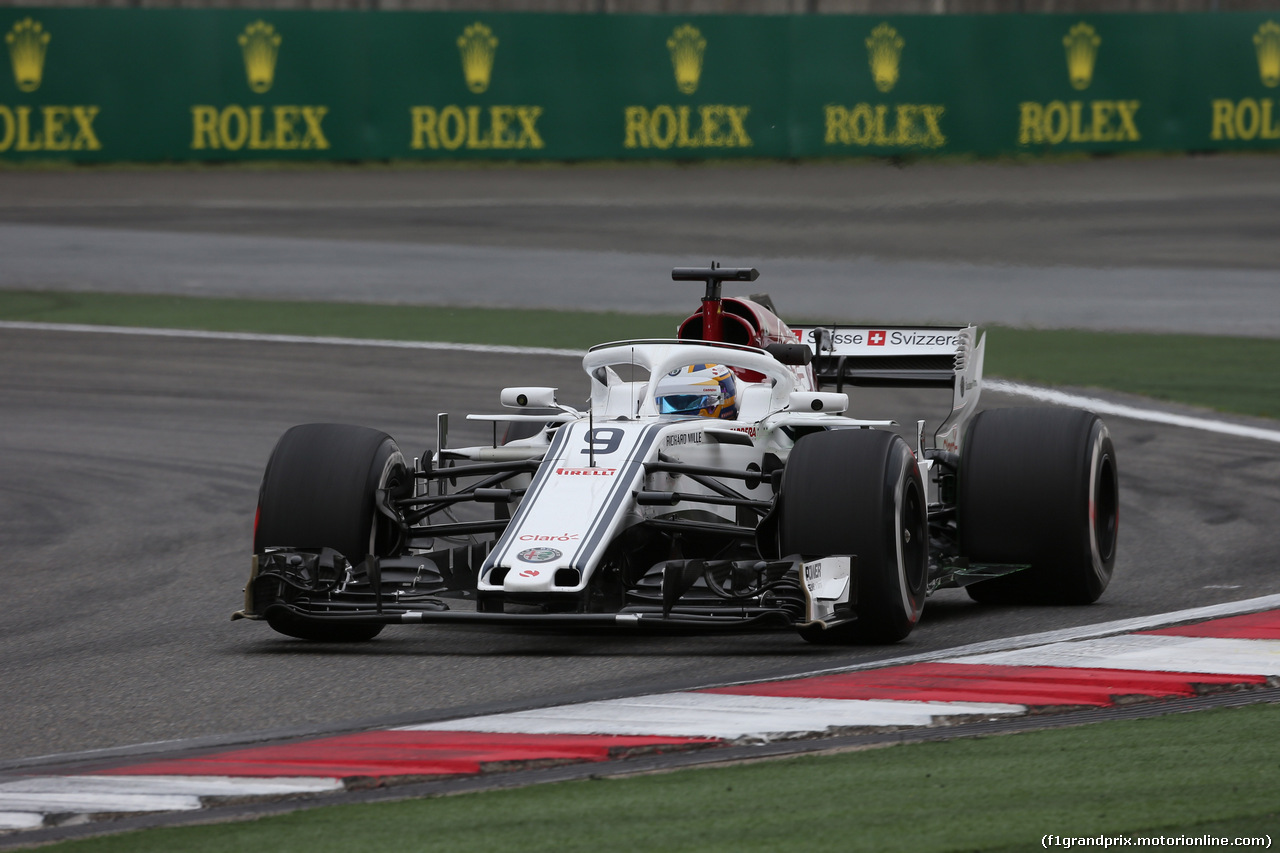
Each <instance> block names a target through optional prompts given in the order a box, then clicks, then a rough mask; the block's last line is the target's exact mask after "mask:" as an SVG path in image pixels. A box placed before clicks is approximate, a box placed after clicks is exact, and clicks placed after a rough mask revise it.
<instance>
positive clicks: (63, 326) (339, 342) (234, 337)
mask: <svg viewBox="0 0 1280 853" xmlns="http://www.w3.org/2000/svg"><path fill="white" fill-rule="evenodd" d="M0 329H18V330H28V331H36V332H85V333H93V334H105V335H133V336H138V337H152V338H189V339H192V340H205V341H248V342H250V343H263V344H318V345H321V346H337V347H382V348H388V349H414V350H447V351H449V352H491V353H499V354H502V355H557V356H572V357H577V358H582V356H583V355H585V354H586V353H585V351H584V350H576V349H554V348H552V347H509V346H501V345H497V344H458V343H448V342H443V341H389V340H382V339H378V338H323V337H311V336H308V335H267V334H259V333H257V332H206V331H200V330H198V329H150V328H145V327H141V326H95V325H90V324H79V323H26V322H21V321H15V320H4V321H0Z"/></svg>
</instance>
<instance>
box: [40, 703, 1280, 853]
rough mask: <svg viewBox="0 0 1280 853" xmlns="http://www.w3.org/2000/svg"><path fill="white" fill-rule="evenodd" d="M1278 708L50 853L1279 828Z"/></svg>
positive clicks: (931, 840)
mask: <svg viewBox="0 0 1280 853" xmlns="http://www.w3.org/2000/svg"><path fill="white" fill-rule="evenodd" d="M1277 727H1280V706H1276V705H1254V706H1250V707H1245V708H1236V709H1224V710H1215V711H1203V712H1199V713H1195V714H1178V715H1171V716H1167V717H1157V718H1153V719H1147V720H1137V721H1127V722H1110V723H1101V724H1095V725H1090V726H1082V727H1078V728H1071V729H1063V730H1058V731H1043V732H1032V733H1026V734H1019V735H1008V736H1003V737H987V738H980V739H962V740H954V741H943V742H938V743H927V744H914V745H908V746H895V747H889V748H885V749H876V750H869V751H865V752H855V753H845V754H841V755H835V756H821V757H804V758H794V759H786V760H775V761H765V762H756V763H750V764H743V765H738V766H731V767H722V768H714V769H700V770H686V771H681V772H675V773H667V774H656V775H649V776H639V777H632V778H626V779H611V780H591V781H581V782H568V783H559V784H554V785H542V786H535V787H531V788H524V789H519V790H512V791H500V792H489V793H483V794H468V795H460V796H453V797H442V798H433V799H424V800H412V801H406V802H400V803H387V804H379V805H371V806H337V807H327V808H323V809H316V810H312V811H306V812H297V813H293V814H290V815H286V816H282V817H273V818H265V819H260V820H256V821H253V822H247V823H236V824H225V823H224V824H218V825H214V826H207V827H187V828H180V829H163V830H151V831H148V832H145V833H131V834H127V835H118V836H114V837H106V838H101V839H93V840H87V841H82V842H74V843H66V844H63V845H58V846H56V847H55V848H54V849H57V850H59V851H65V853H73V851H74V853H116V851H120V853H123V851H131V853H147V851H172V850H183V851H192V853H203V851H235V850H271V851H276V852H277V853H292V851H298V853H327V851H344V853H345V851H352V850H377V851H380V853H397V851H445V850H447V851H451V853H464V851H494V850H520V851H529V853H535V851H544V850H545V851H576V850H580V851H590V853H598V851H602V850H628V851H648V850H653V851H664V853H670V851H681V850H697V851H734V853H737V852H738V851H757V850H758V851H776V850H790V849H797V850H801V849H802V850H805V851H822V850H831V851H842V853H846V852H847V851H862V850H873V851H885V853H889V851H910V853H932V851H960V850H986V851H990V850H1031V849H1039V847H1040V839H1041V837H1042V836H1044V835H1046V834H1052V835H1058V836H1070V837H1084V836H1093V837H1096V836H1098V835H1111V836H1115V835H1120V834H1126V835H1133V836H1158V835H1165V836H1169V835H1187V836H1200V835H1205V834H1211V835H1221V836H1231V837H1235V836H1261V835H1266V834H1268V833H1269V834H1271V835H1272V836H1273V837H1274V836H1275V835H1276V834H1277V833H1278V832H1280V800H1277V797H1276V792H1277V791H1278V790H1280V739H1277V738H1276V737H1275V732H1276V731H1277Z"/></svg>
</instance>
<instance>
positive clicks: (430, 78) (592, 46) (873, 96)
mask: <svg viewBox="0 0 1280 853" xmlns="http://www.w3.org/2000/svg"><path fill="white" fill-rule="evenodd" d="M0 33H2V34H3V39H4V49H5V52H6V54H7V56H8V60H9V62H8V68H7V69H6V70H5V72H0V159H2V160H7V161H21V160H77V161H191V160H249V159H257V160H286V159H287V160H300V159H301V160H305V159H321V160H369V159H377V160H414V159H468V158H470V159H551V160H580V159H630V158H667V159H700V158H727V157H743V156H746V157H770V158H777V157H783V158H793V157H804V158H811V157H848V156H863V155H872V156H910V157H916V156H928V155H932V154H977V155H997V154H1018V153H1025V154H1032V155H1035V154H1043V153H1047V152H1056V151H1125V150H1183V151H1187V150H1190V151H1199V150H1214V149H1250V148H1251V149H1258V148H1276V147H1280V107H1277V103H1276V101H1277V93H1280V14H1277V15H1269V14H1265V13H1263V14H1254V13H1217V14H1187V15H1179V14H1116V15H917V16H889V17H876V16H852V15H850V16H845V15H792V16H746V15H743V16H727V15H725V16H671V15H555V14H520V13H501V14H499V13H494V14H486V13H480V14H470V13H466V14H463V13H445V12H441V13H428V12H343V11H332V12H330V11H292V12H287V11H270V10H243V9H240V10H232V9H224V10H181V9H178V10H146V9H55V8H8V9H4V10H0ZM6 72H11V73H6Z"/></svg>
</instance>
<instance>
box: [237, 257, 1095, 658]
mask: <svg viewBox="0 0 1280 853" xmlns="http://www.w3.org/2000/svg"><path fill="white" fill-rule="evenodd" d="M757 276H758V273H757V271H756V270H754V269H730V268H723V267H718V266H716V265H714V264H713V265H712V266H711V267H709V268H677V269H675V270H673V271H672V278H673V279H675V280H677V281H700V282H704V283H705V286H706V290H705V295H704V297H703V300H702V306H701V308H700V309H699V310H698V311H697V312H696V313H694V314H693V316H691V317H689V318H688V319H687V320H685V321H684V322H683V323H682V324H681V325H680V326H679V329H678V332H677V337H676V338H675V339H672V340H637V341H624V342H621V343H611V344H602V345H599V346H596V347H593V348H592V349H591V350H590V351H588V352H587V354H586V356H585V358H584V359H583V368H584V369H585V370H586V373H587V376H588V377H589V379H590V387H591V390H590V399H589V402H588V404H587V409H586V411H584V412H580V411H577V410H575V409H573V408H571V407H569V406H567V405H564V404H563V403H561V402H560V400H559V398H558V397H557V394H556V390H557V389H554V388H545V387H519V388H505V389H503V390H502V392H501V403H502V405H503V406H504V407H506V408H507V410H508V411H507V413H503V414H482V415H468V418H470V419H474V420H480V421H492V422H495V424H497V423H505V424H507V428H506V435H505V439H504V440H502V441H498V440H496V438H495V440H494V441H493V442H492V443H491V444H489V445H486V446H479V447H449V446H448V445H447V440H446V437H447V424H448V420H447V416H446V415H440V416H438V421H437V425H438V428H437V440H436V445H437V446H436V447H435V449H434V451H433V452H431V453H429V454H424V458H422V460H421V461H418V460H413V461H410V460H408V459H406V457H405V456H404V455H403V454H402V453H401V452H400V450H399V448H398V447H397V445H396V443H395V442H394V441H393V440H392V439H391V437H390V436H388V435H386V434H385V433H382V432H379V431H376V430H372V429H367V428H364V427H358V426H348V425H341V424H307V425H304V426H297V427H294V428H292V429H290V430H288V431H287V432H286V433H285V434H284V436H283V437H282V438H281V439H280V441H279V443H277V444H276V447H275V449H274V450H273V451H272V453H271V457H270V459H269V461H268V462H267V467H266V472H265V474H264V475H263V479H262V487H261V491H260V494H259V498H258V515H257V521H256V525H255V532H254V546H253V550H254V556H253V567H252V573H251V576H250V579H249V583H248V586H247V587H246V588H245V608H244V610H242V611H240V612H238V613H237V614H235V617H233V618H249V619H264V620H266V621H267V623H268V624H270V625H271V627H272V628H274V629H275V630H276V631H279V632H280V633H283V634H287V635H289V636H292V637H298V638H302V639H307V640H322V641H359V640H368V639H371V638H372V637H374V636H375V635H376V634H378V632H379V631H381V630H382V628H383V627H384V626H386V625H395V624H405V623H423V622H427V623H449V622H460V623H481V624H494V625H509V624H527V623H531V622H532V623H538V624H542V625H550V626H566V627H567V626H578V627H604V626H615V627H616V626H628V627H633V628H635V629H641V628H645V627H677V628H684V629H688V628H713V629H714V628H742V627H762V626H791V627H794V628H795V629H797V630H798V632H799V634H800V636H802V637H803V638H804V639H806V640H809V641H811V642H818V643H832V642H835V643H858V642H873V643H882V642H894V641H897V640H900V639H902V638H903V637H906V636H907V634H908V633H909V632H910V631H911V629H912V628H913V627H914V626H915V625H916V623H917V621H918V620H919V619H920V613H921V609H922V608H923V606H924V600H925V597H926V596H927V595H929V594H930V593H931V592H933V591H934V590H936V589H939V588H942V587H956V586H961V587H964V588H965V589H966V590H967V591H968V593H969V595H970V596H972V597H973V598H974V599H976V600H978V601H983V602H1012V603H1016V602H1044V603H1058V604H1078V603H1089V602H1092V601H1095V600H1096V599H1097V598H1098V596H1099V595H1101V594H1102V591H1103V589H1104V588H1105V587H1106V585H1107V583H1108V581H1109V580H1110V577H1111V572H1112V568H1113V566H1114V563H1115V554H1116V533H1117V526H1118V521H1119V512H1118V510H1119V490H1118V476H1117V468H1116V456H1115V450H1114V448H1113V447H1112V442H1111V439H1110V438H1109V436H1108V433H1107V428H1106V426H1105V425H1104V424H1103V423H1102V421H1100V420H1099V419H1098V417H1097V416H1096V415H1094V414H1092V413H1090V412H1085V411H1078V410H1069V409H1059V408H1025V409H1000V410H989V411H983V412H978V411H977V404H978V397H979V392H980V390H981V380H982V361H983V347H984V344H985V337H983V338H978V331H977V329H976V328H975V327H973V326H967V327H930V328H923V327H916V328H901V327H899V328H893V327H881V328H871V327H856V328H855V327H848V326H825V327H806V328H796V329H792V328H790V327H788V326H787V325H786V324H784V323H783V322H782V321H781V320H780V319H779V318H778V317H777V316H776V315H775V314H774V312H773V310H772V305H771V304H770V301H769V299H768V298H767V297H753V298H751V299H743V298H735V297H722V296H721V290H722V285H723V283H724V282H748V281H754V280H755V279H756V277H757ZM862 386H890V387H895V386H901V387H912V386H921V387H934V388H942V389H947V390H948V391H949V392H950V398H951V411H950V412H949V413H945V417H944V418H943V419H942V422H941V425H940V426H939V427H938V428H937V429H936V431H935V432H934V434H933V435H932V436H931V440H930V441H926V437H925V430H924V423H925V422H924V421H919V422H918V423H917V425H916V430H915V436H914V438H915V447H914V448H913V447H911V446H910V445H909V443H908V440H907V439H904V438H903V437H902V436H901V435H899V434H898V433H896V432H894V431H893V427H895V426H896V424H895V423H894V422H893V421H889V420H859V419H857V418H853V417H850V416H848V415H847V414H846V410H847V409H848V406H849V395H848V394H847V393H846V389H847V388H850V387H854V388H857V387H862ZM494 434H495V437H496V436H497V435H498V430H497V428H496V426H495V429H494ZM909 437H910V436H909Z"/></svg>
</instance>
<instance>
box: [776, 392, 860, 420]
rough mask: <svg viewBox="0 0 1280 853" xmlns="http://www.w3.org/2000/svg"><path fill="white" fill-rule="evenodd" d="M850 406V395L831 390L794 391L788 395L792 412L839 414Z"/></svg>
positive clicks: (788, 403)
mask: <svg viewBox="0 0 1280 853" xmlns="http://www.w3.org/2000/svg"><path fill="white" fill-rule="evenodd" d="M848 408H849V395H848V394H836V393H833V392H831V391H792V392H791V394H790V395H789V396H788V397H787V410H788V411H791V412H824V413H826V414H831V415H838V414H840V413H841V412H843V411H845V410H846V409H848Z"/></svg>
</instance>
